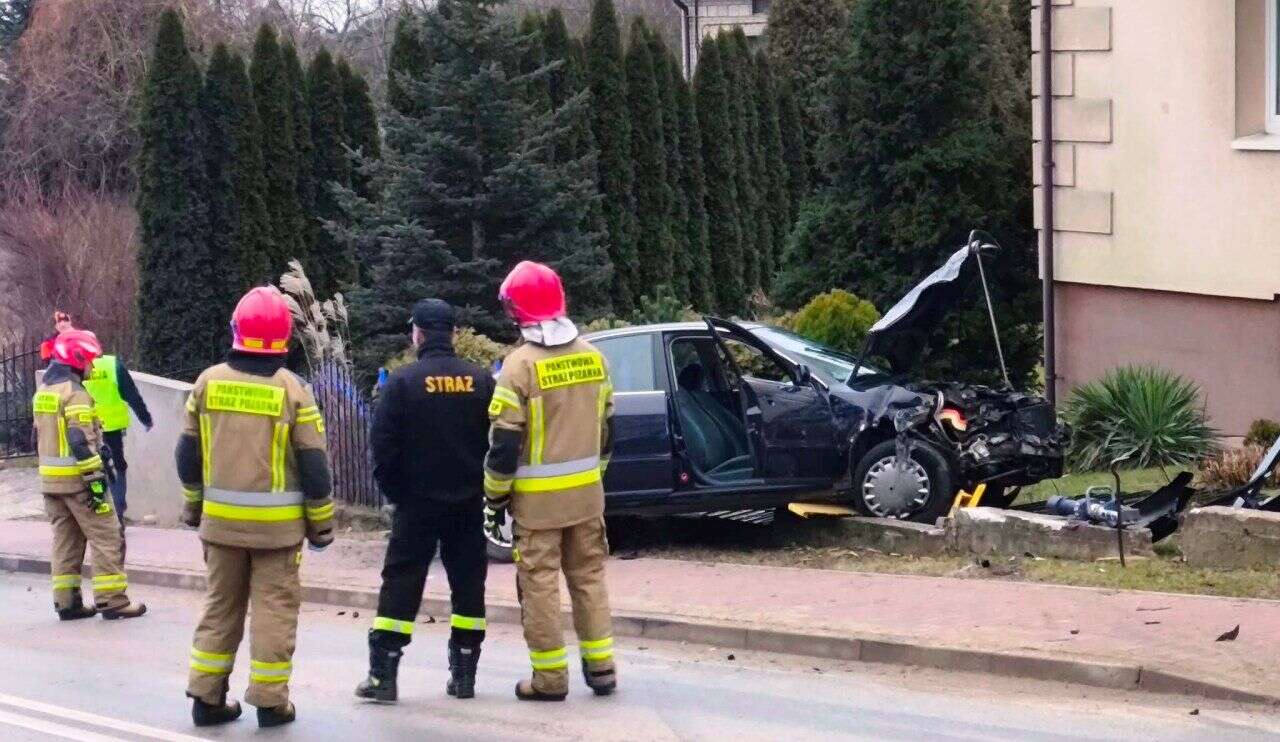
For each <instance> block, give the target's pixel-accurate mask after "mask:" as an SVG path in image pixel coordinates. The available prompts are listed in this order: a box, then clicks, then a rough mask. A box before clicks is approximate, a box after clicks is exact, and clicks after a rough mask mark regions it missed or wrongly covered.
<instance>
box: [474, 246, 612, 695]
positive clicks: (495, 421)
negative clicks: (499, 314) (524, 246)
mask: <svg viewBox="0 0 1280 742" xmlns="http://www.w3.org/2000/svg"><path fill="white" fill-rule="evenodd" d="M499 297H500V299H501V300H502V304H503V306H504V307H505V308H506V310H507V313H508V314H509V315H510V316H511V318H512V319H513V320H514V321H515V322H516V324H517V325H519V327H520V334H521V336H522V338H523V340H524V342H523V343H522V344H521V345H520V346H519V347H518V348H516V349H515V350H514V351H512V352H511V354H510V355H508V356H507V358H506V360H505V361H504V362H503V364H502V373H501V376H500V377H499V378H498V386H497V389H496V390H495V391H494V395H493V401H492V403H491V404H490V406H489V417H490V420H491V428H490V432H489V454H488V456H487V458H486V460H485V495H486V497H487V502H488V516H489V523H488V525H487V527H489V528H494V527H496V526H497V525H498V524H500V523H501V522H502V521H503V519H504V518H505V517H506V512H507V510H508V508H509V509H510V511H511V514H512V516H513V518H514V519H515V528H514V531H515V559H516V568H517V570H516V579H517V585H518V594H519V596H520V606H521V615H522V618H523V622H524V636H525V641H526V642H527V643H528V645H529V660H530V664H531V665H532V667H533V675H532V678H530V679H528V680H521V681H520V682H519V683H518V684H517V685H516V697H517V698H519V699H521V700H544V701H561V700H564V698H565V696H566V695H567V694H568V692H569V671H568V668H569V655H568V650H567V649H566V647H565V645H564V635H563V633H562V630H561V626H560V573H561V572H562V571H563V573H564V577H565V581H566V582H567V583H568V586H569V597H570V599H571V601H572V603H573V623H574V628H575V629H576V631H577V635H578V649H579V654H580V658H581V662H582V673H583V678H584V680H585V681H586V683H587V685H588V686H589V687H590V688H591V689H592V690H593V691H595V693H596V694H597V695H602V696H604V695H609V694H611V693H613V692H614V690H615V688H616V687H617V675H616V671H615V667H614V659H613V627H612V621H611V619H610V616H609V597H608V593H607V591H606V588H605V578H604V562H605V559H606V558H607V556H608V553H609V546H608V543H607V541H606V539H605V527H604V487H603V484H602V477H603V473H604V470H605V467H606V466H607V465H608V463H609V453H610V450H611V447H612V427H613V387H612V385H611V384H610V381H609V369H608V366H607V365H606V363H605V359H604V356H602V355H601V354H600V352H599V351H597V350H596V349H595V348H594V347H592V345H591V344H590V343H588V342H587V341H585V340H583V339H582V338H581V337H579V336H578V329H577V328H576V327H575V326H574V324H573V322H571V321H570V320H569V318H568V317H567V316H566V310H565V297H564V288H563V286H562V285H561V283H560V277H559V276H557V275H556V273H555V271H553V270H551V269H550V268H548V267H547V266H545V265H540V264H538V263H532V262H527V261H526V262H523V263H520V264H519V265H517V266H516V267H515V269H514V270H512V271H511V274H510V275H508V276H507V278H506V280H505V281H503V282H502V287H501V289H500V291H499Z"/></svg>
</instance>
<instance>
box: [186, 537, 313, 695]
mask: <svg viewBox="0 0 1280 742" xmlns="http://www.w3.org/2000/svg"><path fill="white" fill-rule="evenodd" d="M204 562H205V566H206V568H207V570H208V583H209V587H208V592H207V594H206V595H205V604H204V615H202V616H201V617H200V623H199V625H197V626H196V635H195V640H194V641H193V642H192V646H191V673H190V680H189V681H188V684H187V695H188V696H190V697H192V698H199V699H200V700H202V701H204V702H205V703H212V704H218V703H221V702H222V700H223V698H224V696H225V694H226V692H227V689H228V677H229V676H230V675H231V670H232V668H233V667H234V665H235V658H236V649H237V648H238V647H239V646H240V639H241V638H242V637H243V636H244V619H245V612H246V610H248V611H249V612H251V613H252V614H253V623H252V624H251V625H250V627H249V690H248V691H247V692H246V693H245V697H244V699H245V701H247V702H248V703H250V704H251V705H254V706H258V707H260V708H274V707H276V706H283V705H285V704H286V703H288V702H289V676H290V674H291V673H292V671H293V649H294V645H295V642H296V639H297V633H298V607H299V606H300V605H301V602H302V584H301V582H300V581H299V580H298V567H299V565H300V564H301V563H302V547H301V545H299V546H293V547H290V548H287V549H242V548H239V547H233V546H219V545H218V544H211V543H208V542H205V544H204Z"/></svg>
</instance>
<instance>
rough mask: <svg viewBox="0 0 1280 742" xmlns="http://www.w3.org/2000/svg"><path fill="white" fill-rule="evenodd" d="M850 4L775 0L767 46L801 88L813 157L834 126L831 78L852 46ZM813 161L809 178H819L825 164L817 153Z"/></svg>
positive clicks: (783, 73) (845, 0) (782, 72)
mask: <svg viewBox="0 0 1280 742" xmlns="http://www.w3.org/2000/svg"><path fill="white" fill-rule="evenodd" d="M859 1H860V0H859ZM853 4H854V5H856V3H853ZM850 5H851V3H850V2H849V0H774V2H773V4H772V5H771V6H770V9H769V30H768V31H767V32H766V34H765V40H766V49H767V51H768V53H769V56H770V57H771V58H772V61H773V63H774V66H775V72H776V73H777V74H778V76H779V77H780V78H781V79H783V80H785V81H787V82H788V83H789V84H790V85H791V88H792V90H793V92H794V93H795V96H796V103H797V105H798V106H799V109H800V117H801V122H802V129H801V130H802V131H803V132H804V135H805V151H806V153H808V154H809V155H810V156H811V157H812V155H813V154H814V153H815V152H816V150H817V147H818V143H819V142H820V141H821V140H822V138H823V136H824V135H825V134H826V132H827V131H828V129H830V127H831V123H830V121H829V119H828V117H827V111H826V105H827V98H828V96H829V94H830V93H829V84H830V81H831V78H832V72H833V67H834V65H835V64H836V61H837V60H839V59H840V58H841V57H843V56H844V55H845V54H846V52H847V51H848V49H849V32H848V18H849V10H848V8H849V6H850ZM809 166H810V175H809V179H810V180H813V181H815V182H816V181H817V180H819V179H820V178H819V171H820V167H819V164H818V162H817V161H816V160H814V159H811V160H810V161H809Z"/></svg>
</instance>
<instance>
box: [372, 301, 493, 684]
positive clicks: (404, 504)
mask: <svg viewBox="0 0 1280 742" xmlns="http://www.w3.org/2000/svg"><path fill="white" fill-rule="evenodd" d="M412 325H413V343H414V346H415V347H416V348H417V351H418V361H417V362H416V363H413V364H411V365H409V366H406V367H404V368H401V369H399V370H397V371H396V372H395V373H394V374H392V375H391V377H390V378H389V379H388V380H387V382H386V384H384V385H383V387H382V392H381V395H380V396H379V398H378V404H377V409H376V410H375V411H374V416H373V436H372V446H373V460H374V469H373V471H374V476H375V477H376V478H377V480H378V485H379V486H380V487H381V488H382V492H383V494H384V495H386V497H387V499H388V500H390V501H391V503H392V504H393V505H395V513H394V515H393V518H392V526H391V542H390V543H389V544H388V545H387V558H386V562H385V564H384V566H383V568H382V591H381V593H380V594H379V596H378V615H377V617H376V618H374V620H373V628H372V629H371V630H370V631H369V677H368V678H366V679H365V680H364V681H363V682H362V683H360V685H359V686H358V687H357V688H356V695H357V696H359V697H361V698H369V699H372V700H376V701H388V702H389V701H395V700H396V695H397V689H396V672H397V669H398V668H399V664H400V656H401V654H402V653H403V650H404V647H405V646H406V645H408V644H409V642H410V640H411V639H412V636H413V624H414V619H415V618H416V617H417V615H418V606H419V605H420V604H421V603H422V590H423V588H424V587H425V585H426V580H427V567H428V566H429V565H430V564H431V559H432V557H434V556H435V552H436V548H437V544H438V545H439V548H440V558H441V561H442V562H444V569H445V572H446V574H447V575H448V578H449V590H450V593H451V597H452V602H453V615H452V617H451V618H450V622H449V623H450V627H451V634H450V637H449V672H450V679H449V684H448V686H447V688H446V690H447V692H448V693H449V695H451V696H456V697H458V698H471V697H472V696H474V695H475V678H476V663H477V662H478V661H479V659H480V643H481V642H482V641H484V632H485V610H484V580H485V575H486V573H487V571H488V562H487V559H486V555H485V539H484V515H483V508H484V458H485V454H486V453H487V452H488V450H489V442H488V433H489V414H488V407H489V401H490V398H491V397H492V396H493V387H494V382H493V378H492V377H491V376H490V375H489V373H488V372H487V371H485V370H484V369H482V368H480V367H479V366H475V365H473V364H471V363H467V362H466V361H463V360H461V359H459V358H458V357H457V355H455V353H454V350H453V326H454V312H453V308H452V307H451V306H449V304H447V303H446V302H444V301H441V300H439V299H424V300H422V301H420V302H418V303H417V305H415V306H414V308H413V319H412Z"/></svg>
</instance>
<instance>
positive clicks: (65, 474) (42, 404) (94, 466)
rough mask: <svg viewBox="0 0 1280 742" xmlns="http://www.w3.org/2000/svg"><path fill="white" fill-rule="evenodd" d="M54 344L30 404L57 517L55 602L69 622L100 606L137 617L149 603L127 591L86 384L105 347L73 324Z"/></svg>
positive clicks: (48, 505) (49, 503)
mask: <svg viewBox="0 0 1280 742" xmlns="http://www.w3.org/2000/svg"><path fill="white" fill-rule="evenodd" d="M50 350H51V362H50V364H49V368H48V369H46V370H45V372H44V376H43V377H42V378H41V380H40V387H39V389H37V391H36V394H35V398H34V399H33V400H32V411H33V412H34V413H35V422H36V432H37V449H38V454H39V465H40V486H41V490H42V491H43V493H44V508H45V512H46V513H48V514H49V520H50V521H51V522H52V524H53V555H52V558H51V559H50V567H51V568H52V570H51V571H52V572H53V605H54V608H55V609H56V610H57V612H58V618H60V619H62V620H63V621H72V620H75V619H79V618H90V617H92V616H94V615H97V613H99V612H101V613H102V617H103V618H105V619H108V620H114V619H119V618H136V617H138V616H141V615H142V614H144V613H146V612H147V607H146V606H145V605H143V604H141V603H131V602H130V601H129V596H128V595H127V594H126V590H127V589H128V587H129V581H128V578H126V576H125V571H124V538H123V536H122V535H121V533H120V524H119V523H118V522H117V521H116V516H115V514H114V511H113V509H112V507H111V498H110V497H109V496H108V495H107V476H106V473H105V472H104V470H103V463H102V456H101V455H100V453H99V447H100V446H101V444H102V431H101V429H100V427H99V424H98V419H97V416H96V415H95V414H94V411H93V398H92V397H90V396H89V392H87V391H85V388H84V376H85V371H86V370H87V369H89V368H92V366H93V361H94V359H95V358H97V357H99V356H101V355H102V346H101V345H99V343H98V338H97V337H95V336H94V334H93V333H92V332H88V331H86V330H67V331H65V332H62V333H59V334H58V336H57V337H56V338H54V339H53V341H52V343H51V348H50ZM86 543H87V544H88V546H89V548H90V549H91V550H92V552H93V602H94V607H93V608H90V607H89V606H86V605H85V604H84V599H83V597H82V596H81V592H80V568H81V566H82V565H83V563H84V549H85V545H86Z"/></svg>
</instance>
